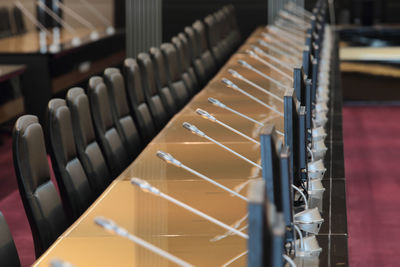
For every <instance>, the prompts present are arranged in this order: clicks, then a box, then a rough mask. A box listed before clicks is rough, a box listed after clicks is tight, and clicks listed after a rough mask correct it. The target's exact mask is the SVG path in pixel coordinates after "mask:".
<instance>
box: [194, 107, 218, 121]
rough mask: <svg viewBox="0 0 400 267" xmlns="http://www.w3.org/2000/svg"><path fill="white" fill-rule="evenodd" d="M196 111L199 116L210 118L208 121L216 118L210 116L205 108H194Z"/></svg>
mask: <svg viewBox="0 0 400 267" xmlns="http://www.w3.org/2000/svg"><path fill="white" fill-rule="evenodd" d="M196 113H197V114H198V115H200V116H202V117H203V118H205V119H207V120H210V121H216V120H217V119H216V118H215V117H214V116H212V115H211V114H210V113H208V112H207V111H205V110H202V109H201V108H198V109H196Z"/></svg>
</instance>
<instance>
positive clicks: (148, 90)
mask: <svg viewBox="0 0 400 267" xmlns="http://www.w3.org/2000/svg"><path fill="white" fill-rule="evenodd" d="M137 62H138V64H139V69H140V74H141V78H142V82H143V84H142V85H143V89H144V95H145V97H146V102H147V104H148V105H149V108H150V112H151V115H152V116H153V118H154V122H155V124H156V128H157V130H161V129H162V128H163V127H164V126H165V124H167V122H168V120H169V119H170V116H169V115H168V113H167V110H166V108H165V107H164V105H163V103H162V100H161V97H160V95H159V94H158V91H157V88H156V81H155V77H154V68H153V63H152V61H151V58H150V56H149V54H147V53H140V54H139V55H138V57H137Z"/></svg>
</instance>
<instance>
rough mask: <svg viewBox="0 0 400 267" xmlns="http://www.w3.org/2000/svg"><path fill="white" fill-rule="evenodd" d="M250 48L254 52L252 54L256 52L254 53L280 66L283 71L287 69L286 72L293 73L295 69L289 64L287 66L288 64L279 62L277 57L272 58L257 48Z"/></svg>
mask: <svg viewBox="0 0 400 267" xmlns="http://www.w3.org/2000/svg"><path fill="white" fill-rule="evenodd" d="M251 48H252V49H253V50H254V52H256V53H258V54H260V55H262V56H263V57H266V58H268V59H269V60H271V61H274V62H275V63H277V64H279V65H280V66H282V67H283V68H285V69H287V70H289V71H292V72H293V69H294V68H295V66H294V65H291V64H289V63H286V62H284V61H282V60H280V59H279V58H277V57H274V56H272V55H270V54H267V53H266V52H265V51H264V50H262V49H261V48H259V47H258V46H256V45H251Z"/></svg>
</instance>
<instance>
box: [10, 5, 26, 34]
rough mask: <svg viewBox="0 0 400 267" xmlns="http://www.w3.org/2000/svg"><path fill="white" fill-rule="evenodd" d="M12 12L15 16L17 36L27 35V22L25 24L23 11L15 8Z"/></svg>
mask: <svg viewBox="0 0 400 267" xmlns="http://www.w3.org/2000/svg"><path fill="white" fill-rule="evenodd" d="M12 12H13V16H14V22H15V31H16V34H21V33H25V32H26V27H25V22H24V16H23V15H22V12H21V10H20V9H19V8H17V7H14V8H13V9H12Z"/></svg>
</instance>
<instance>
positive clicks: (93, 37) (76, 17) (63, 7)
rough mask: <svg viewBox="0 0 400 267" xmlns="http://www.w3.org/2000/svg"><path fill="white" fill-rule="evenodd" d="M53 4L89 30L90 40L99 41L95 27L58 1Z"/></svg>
mask: <svg viewBox="0 0 400 267" xmlns="http://www.w3.org/2000/svg"><path fill="white" fill-rule="evenodd" d="M55 4H56V5H57V6H58V7H59V8H61V9H62V10H63V11H64V12H65V13H67V14H69V15H70V16H71V17H73V18H74V19H75V20H77V21H78V22H79V23H80V24H82V25H84V26H85V27H86V28H89V29H90V31H91V33H90V39H91V40H97V39H99V33H98V32H97V30H96V27H95V26H94V25H93V24H92V23H90V22H89V21H88V20H87V19H85V18H83V17H82V16H81V15H79V14H78V13H76V12H75V11H74V10H73V9H71V8H69V7H67V6H66V5H64V4H63V3H61V2H60V1H59V0H57V1H56V2H55Z"/></svg>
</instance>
